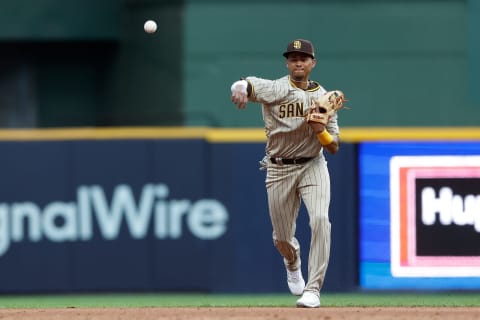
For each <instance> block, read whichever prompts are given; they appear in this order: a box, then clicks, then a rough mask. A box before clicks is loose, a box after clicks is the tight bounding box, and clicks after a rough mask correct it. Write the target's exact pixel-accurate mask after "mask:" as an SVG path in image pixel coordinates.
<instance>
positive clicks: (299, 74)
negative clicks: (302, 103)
mask: <svg viewBox="0 0 480 320" xmlns="http://www.w3.org/2000/svg"><path fill="white" fill-rule="evenodd" d="M315 63H316V60H315V59H313V58H312V57H310V56H309V55H306V54H302V53H292V54H290V55H288V58H287V67H288V70H290V77H291V78H292V79H293V80H296V81H302V80H307V79H308V76H309V75H310V72H311V71H312V69H313V68H314V67H315Z"/></svg>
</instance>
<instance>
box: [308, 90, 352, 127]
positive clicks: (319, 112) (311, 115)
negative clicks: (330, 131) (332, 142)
mask: <svg viewBox="0 0 480 320" xmlns="http://www.w3.org/2000/svg"><path fill="white" fill-rule="evenodd" d="M345 101H347V100H346V99H345V96H344V94H343V92H342V91H340V90H333V91H328V92H326V93H325V94H324V95H323V96H321V97H320V98H318V99H317V100H314V101H313V102H312V105H311V107H310V110H309V111H308V113H307V115H306V116H305V120H306V121H307V123H308V124H309V125H310V127H312V129H313V130H314V131H315V133H318V132H322V131H323V129H325V126H326V125H327V123H328V121H329V120H330V118H331V117H332V116H333V115H334V114H335V113H336V112H337V111H338V110H340V109H342V108H343V107H344V105H343V103H344V102H345Z"/></svg>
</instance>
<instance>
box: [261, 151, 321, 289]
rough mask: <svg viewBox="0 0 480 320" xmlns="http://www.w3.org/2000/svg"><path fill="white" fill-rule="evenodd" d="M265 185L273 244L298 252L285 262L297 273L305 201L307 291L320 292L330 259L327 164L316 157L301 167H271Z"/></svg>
mask: <svg viewBox="0 0 480 320" xmlns="http://www.w3.org/2000/svg"><path fill="white" fill-rule="evenodd" d="M265 183H266V188H267V195H268V207H269V211H270V219H271V222H272V227H273V240H274V241H285V242H288V243H289V244H290V246H292V247H293V248H294V249H295V251H296V252H297V255H296V256H297V259H296V260H295V261H290V262H289V261H288V260H287V259H285V258H284V263H285V266H286V267H287V268H288V269H290V270H296V269H298V268H299V267H300V264H301V261H300V245H299V243H298V241H297V239H296V238H295V231H296V220H297V217H298V212H299V210H300V205H301V203H302V201H303V203H304V205H305V207H306V209H307V212H308V215H309V226H310V231H311V236H310V252H309V256H308V282H307V284H306V287H305V291H313V292H319V291H320V289H321V287H322V285H323V280H324V278H325V273H326V271H327V267H328V261H329V257H330V221H329V218H328V210H329V204H330V176H329V173H328V168H327V163H326V160H325V159H324V158H323V157H317V158H315V159H312V160H311V161H309V162H307V163H305V164H302V165H278V164H272V163H270V164H269V165H268V167H267V177H266V181H265Z"/></svg>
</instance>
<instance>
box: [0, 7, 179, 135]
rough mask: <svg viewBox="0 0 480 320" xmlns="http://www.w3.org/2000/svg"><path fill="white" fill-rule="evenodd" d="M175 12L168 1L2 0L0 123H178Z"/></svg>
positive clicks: (176, 26)
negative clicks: (147, 28) (150, 26)
mask: <svg viewBox="0 0 480 320" xmlns="http://www.w3.org/2000/svg"><path fill="white" fill-rule="evenodd" d="M181 13H182V2H181V1H171V0H170V1H169V0H136V1H135V0H101V1H97V0H42V1H38V0H18V1H2V2H0V61H1V62H0V67H2V68H0V117H1V118H0V126H2V127H68V126H120V125H121V126H126V125H171V124H179V123H181V122H182V114H181V104H182V81H181V77H182V71H181V70H182V60H181V56H182V33H183V28H182V26H183V24H182V19H181ZM147 19H154V20H156V21H157V22H158V26H159V28H158V31H157V32H156V33H155V34H154V35H147V34H146V33H145V32H144V31H143V23H144V22H145V21H146V20H147Z"/></svg>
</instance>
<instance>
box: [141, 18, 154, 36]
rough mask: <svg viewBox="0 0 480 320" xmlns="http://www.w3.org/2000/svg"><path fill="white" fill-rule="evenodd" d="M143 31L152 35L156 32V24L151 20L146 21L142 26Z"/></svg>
mask: <svg viewBox="0 0 480 320" xmlns="http://www.w3.org/2000/svg"><path fill="white" fill-rule="evenodd" d="M143 29H145V32H146V33H154V32H155V31H157V23H156V22H155V21H153V20H147V21H146V22H145V24H144V25H143Z"/></svg>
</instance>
